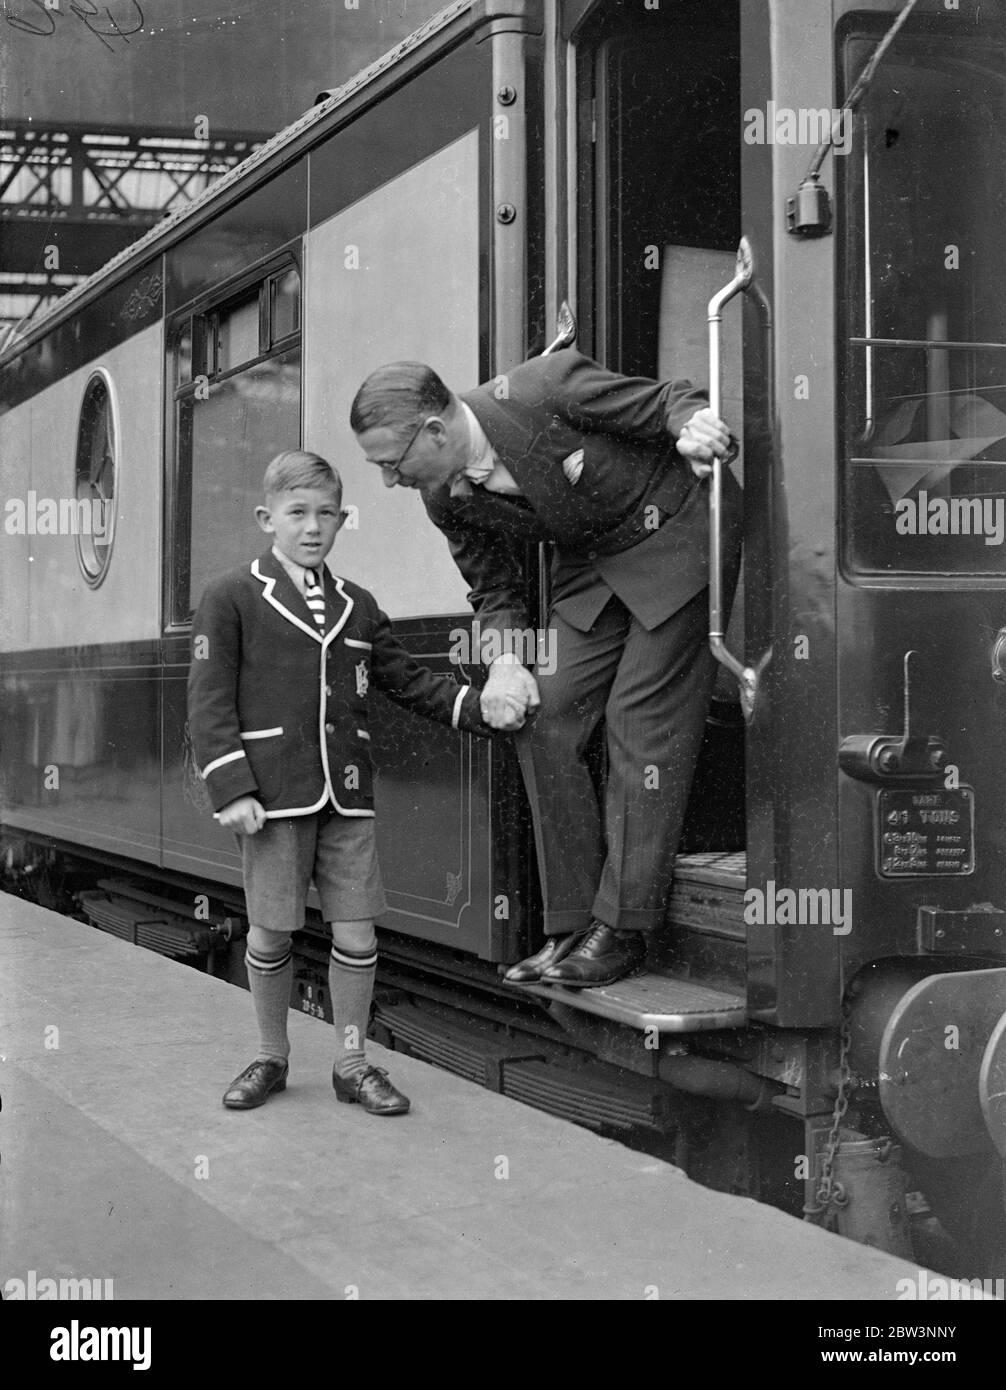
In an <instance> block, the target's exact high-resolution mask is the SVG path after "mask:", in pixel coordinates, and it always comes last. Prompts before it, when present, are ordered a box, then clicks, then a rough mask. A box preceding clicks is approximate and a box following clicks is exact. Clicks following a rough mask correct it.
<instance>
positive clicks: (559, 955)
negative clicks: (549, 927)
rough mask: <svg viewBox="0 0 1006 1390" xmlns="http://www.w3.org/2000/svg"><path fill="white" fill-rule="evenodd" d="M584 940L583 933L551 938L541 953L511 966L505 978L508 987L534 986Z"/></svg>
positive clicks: (536, 953) (537, 952)
mask: <svg viewBox="0 0 1006 1390" xmlns="http://www.w3.org/2000/svg"><path fill="white" fill-rule="evenodd" d="M582 938H583V932H571V933H570V935H569V936H550V937H549V938H548V940H547V941H546V942H545V944H544V946H543V947H542V948H541V950H540V951H536V952H535V954H534V955H533V956H528V958H527V959H526V960H520V961H518V962H517V964H516V965H511V967H510V969H509V970H507V971H506V972H505V973H504V975H503V978H504V980H505V981H506V982H507V984H508V985H532V984H534V983H535V982H536V981H538V980H540V979H541V977H542V975H543V974H544V973H545V971H546V970H547V969H548V968H549V966H550V965H556V964H557V963H558V962H559V961H561V960H564V959H565V958H566V956H568V955H569V953H570V951H572V949H573V947H574V946H575V945H576V943H577V942H578V941H580V940H582Z"/></svg>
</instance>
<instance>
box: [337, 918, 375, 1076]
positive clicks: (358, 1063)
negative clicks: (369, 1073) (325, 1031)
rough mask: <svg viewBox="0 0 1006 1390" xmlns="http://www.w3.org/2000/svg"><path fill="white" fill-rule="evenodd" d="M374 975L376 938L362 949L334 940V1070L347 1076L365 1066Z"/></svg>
mask: <svg viewBox="0 0 1006 1390" xmlns="http://www.w3.org/2000/svg"><path fill="white" fill-rule="evenodd" d="M376 974H377V942H376V940H375V942H374V944H373V946H370V947H368V948H367V949H366V950H365V951H347V950H346V949H345V947H343V946H337V945H335V943H333V945H332V954H331V956H330V957H329V962H328V988H329V993H330V994H331V996H332V1021H333V1023H334V1024H335V1070H336V1071H337V1072H338V1073H339V1075H340V1076H342V1077H346V1078H347V1079H348V1078H349V1077H351V1076H359V1075H360V1073H361V1072H362V1071H364V1069H365V1068H366V1065H367V1059H366V1056H365V1054H364V1046H365V1039H366V1036H367V1023H368V1022H369V1020H370V1001H371V999H372V998H373V996H374V977H375V975H376Z"/></svg>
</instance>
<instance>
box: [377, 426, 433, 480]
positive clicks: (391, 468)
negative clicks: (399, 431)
mask: <svg viewBox="0 0 1006 1390" xmlns="http://www.w3.org/2000/svg"><path fill="white" fill-rule="evenodd" d="M428 420H429V416H426V417H425V418H424V419H422V420H420V422H419V424H418V425H417V426H416V428H415V429H414V430H413V431H412V433H411V435H410V436H409V442H408V443H407V444H406V446H405V448H404V449H403V450H402V452H401V453H400V454H399V455H398V457H397V458H396V459H395V461H394V463H385V462H383V461H382V460H381V459H369V460H368V462H369V463H373V464H375V465H376V466H377V467H378V468H380V469H381V470H382V471H384V472H387V473H395V474H397V473H398V470H399V469H400V468H401V466H402V464H403V463H404V462H405V459H406V456H407V455H408V452H409V450H410V449H411V448H412V446H413V444H415V442H416V440H417V439H418V438H419V435H420V432H421V431H422V429H423V427H424V426H425V425H426V424H427V422H428Z"/></svg>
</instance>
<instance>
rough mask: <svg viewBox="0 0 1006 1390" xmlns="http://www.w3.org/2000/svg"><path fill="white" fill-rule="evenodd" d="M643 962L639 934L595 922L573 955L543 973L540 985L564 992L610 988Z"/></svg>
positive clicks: (643, 944) (643, 952)
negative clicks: (566, 990) (559, 986)
mask: <svg viewBox="0 0 1006 1390" xmlns="http://www.w3.org/2000/svg"><path fill="white" fill-rule="evenodd" d="M645 960H646V945H645V943H644V941H643V938H642V936H641V935H640V934H639V932H619V931H615V930H614V929H613V928H612V927H609V926H606V925H605V924H604V923H603V922H595V923H594V924H593V926H592V927H591V929H590V931H589V932H588V933H587V935H586V936H585V937H584V939H583V940H582V941H581V942H580V944H579V946H577V948H576V950H575V951H571V952H570V954H569V955H568V956H567V957H566V959H565V960H562V961H559V963H558V964H557V965H552V966H550V967H549V968H548V970H546V971H545V973H544V974H543V975H542V977H541V979H542V984H546V985H565V986H566V987H567V988H568V989H589V988H590V987H591V986H596V985H613V984H614V983H615V981H616V980H621V979H622V978H623V977H624V976H626V975H631V974H632V972H633V971H634V970H637V969H638V968H639V967H640V966H641V965H642V964H643V962H644V961H645Z"/></svg>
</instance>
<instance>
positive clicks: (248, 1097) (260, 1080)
mask: <svg viewBox="0 0 1006 1390" xmlns="http://www.w3.org/2000/svg"><path fill="white" fill-rule="evenodd" d="M289 1071H290V1064H289V1062H273V1061H269V1062H252V1064H251V1066H250V1067H245V1069H244V1071H243V1072H242V1073H241V1075H240V1076H236V1077H235V1078H234V1080H233V1081H232V1082H231V1084H230V1085H229V1086H228V1088H227V1090H226V1091H225V1092H224V1105H226V1106H227V1109H228V1110H254V1109H255V1107H256V1106H257V1105H265V1103H266V1101H267V1100H268V1099H269V1097H270V1096H271V1095H272V1093H273V1091H285V1090H286V1078H287V1076H288V1074H289Z"/></svg>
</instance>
